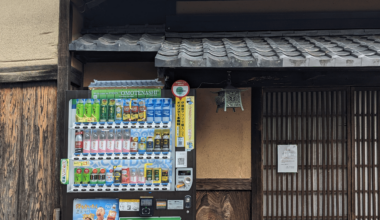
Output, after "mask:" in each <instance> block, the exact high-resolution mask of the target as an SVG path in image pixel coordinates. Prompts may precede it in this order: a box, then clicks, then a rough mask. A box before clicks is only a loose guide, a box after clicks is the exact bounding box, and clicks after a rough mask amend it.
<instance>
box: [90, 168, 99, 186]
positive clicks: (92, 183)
mask: <svg viewBox="0 0 380 220" xmlns="http://www.w3.org/2000/svg"><path fill="white" fill-rule="evenodd" d="M96 184H98V169H93V170H92V173H91V175H90V186H95V185H96Z"/></svg>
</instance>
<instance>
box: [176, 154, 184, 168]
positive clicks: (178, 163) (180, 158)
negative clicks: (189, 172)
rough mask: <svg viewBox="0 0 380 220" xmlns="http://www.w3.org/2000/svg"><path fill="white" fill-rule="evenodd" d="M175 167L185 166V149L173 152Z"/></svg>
mask: <svg viewBox="0 0 380 220" xmlns="http://www.w3.org/2000/svg"><path fill="white" fill-rule="evenodd" d="M175 157H176V158H175V161H176V163H175V165H176V167H187V151H176V152H175Z"/></svg>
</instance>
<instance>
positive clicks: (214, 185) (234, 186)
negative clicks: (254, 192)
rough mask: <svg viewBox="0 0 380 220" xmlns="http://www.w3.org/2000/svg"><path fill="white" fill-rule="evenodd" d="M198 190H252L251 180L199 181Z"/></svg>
mask: <svg viewBox="0 0 380 220" xmlns="http://www.w3.org/2000/svg"><path fill="white" fill-rule="evenodd" d="M198 190H251V179H197V191H198Z"/></svg>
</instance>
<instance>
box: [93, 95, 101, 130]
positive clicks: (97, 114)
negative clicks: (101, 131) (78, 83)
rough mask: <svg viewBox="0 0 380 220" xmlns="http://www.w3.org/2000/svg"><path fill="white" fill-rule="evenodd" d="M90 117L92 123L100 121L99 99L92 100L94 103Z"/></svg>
mask: <svg viewBox="0 0 380 220" xmlns="http://www.w3.org/2000/svg"><path fill="white" fill-rule="evenodd" d="M92 117H93V118H94V122H99V120H100V99H94V103H93V104H92ZM95 124H96V123H95Z"/></svg>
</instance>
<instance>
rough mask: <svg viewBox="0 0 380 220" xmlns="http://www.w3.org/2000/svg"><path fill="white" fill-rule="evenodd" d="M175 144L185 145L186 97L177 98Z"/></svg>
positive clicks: (177, 145)
mask: <svg viewBox="0 0 380 220" xmlns="http://www.w3.org/2000/svg"><path fill="white" fill-rule="evenodd" d="M175 101H176V102H175V103H176V104H175V118H176V125H175V146H176V147H185V105H186V97H184V98H182V99H179V98H178V97H176V98H175Z"/></svg>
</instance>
